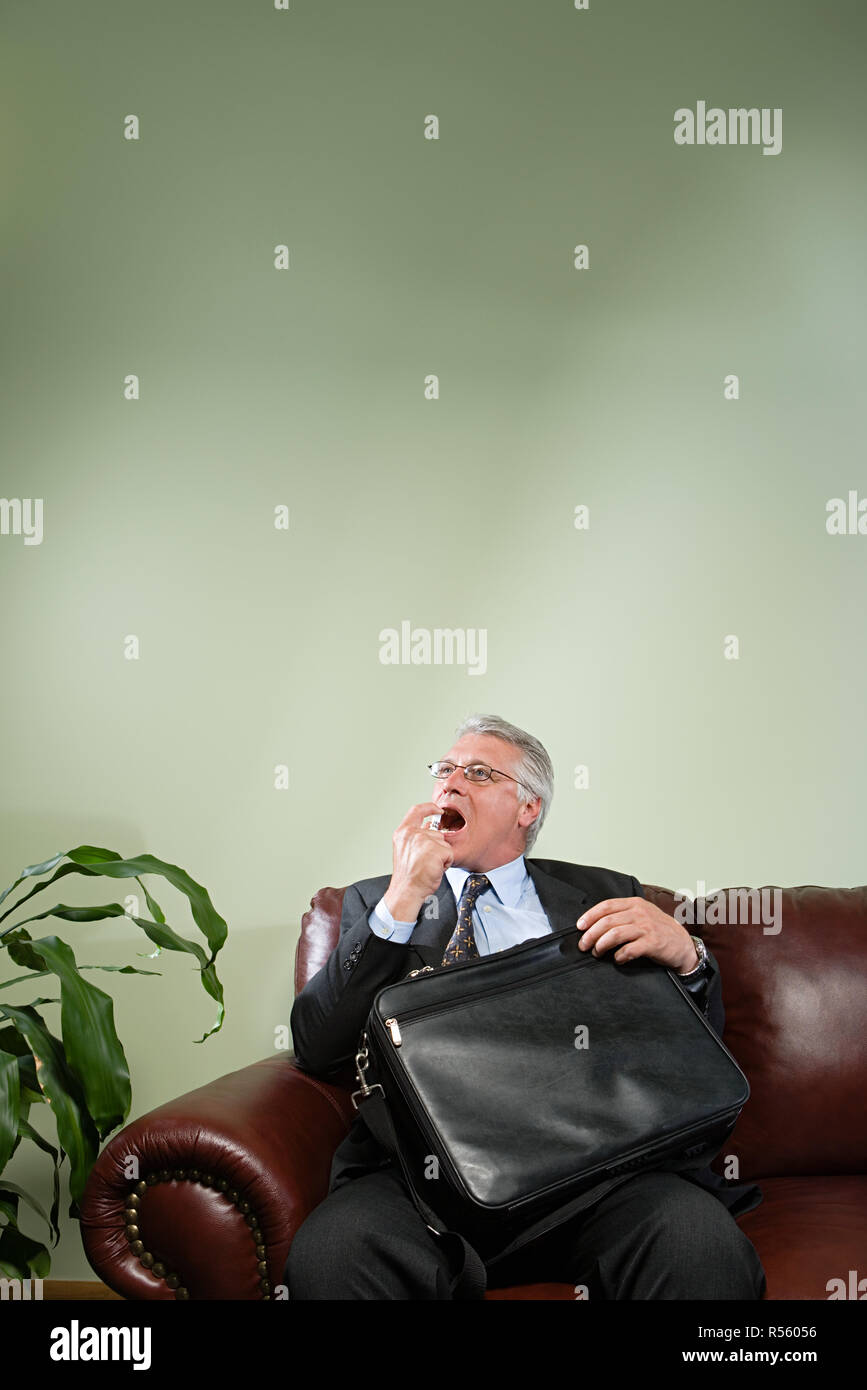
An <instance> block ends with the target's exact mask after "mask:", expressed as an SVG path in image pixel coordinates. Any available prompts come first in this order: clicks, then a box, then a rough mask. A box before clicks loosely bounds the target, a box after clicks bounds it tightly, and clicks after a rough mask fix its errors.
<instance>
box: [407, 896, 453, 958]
mask: <svg viewBox="0 0 867 1390" xmlns="http://www.w3.org/2000/svg"><path fill="white" fill-rule="evenodd" d="M425 914H427V915H425ZM457 923H458V908H457V903H456V902H455V895H454V893H453V892H452V890H451V887H450V885H449V881H448V879H447V878H446V876H445V874H443V877H442V882H441V884H440V886H439V888H438V890H437V896H436V911H434V906H433V904H432V903H428V904H427V905H426V906H425V907H423V908H422V910H421V912H420V913H419V916H418V921H417V923H416V925H415V928H414V930H413V933H412V941H411V945H412V946H413V948H414V949H415V951H416V952H417V953H418V955H419V956H420V958H421V961H422V964H423V965H441V964H442V958H443V952H444V951H445V949H446V946H447V945H448V944H449V941H450V940H451V936H452V933H453V931H454V929H455V927H456V926H457Z"/></svg>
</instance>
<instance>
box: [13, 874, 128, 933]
mask: <svg viewBox="0 0 867 1390" xmlns="http://www.w3.org/2000/svg"><path fill="white" fill-rule="evenodd" d="M63 857H64V856H63V855H62V854H61V855H58V856H57V858H55V859H49V861H48V863H47V865H46V864H39V865H36V866H34V868H32V869H25V870H24V874H31V873H36V872H38V870H39V869H45V870H47V869H50V868H51V866H52V865H53V864H56V863H57V862H58V859H62V858H63ZM24 874H22V875H21V878H19V879H18V880H17V882H16V883H13V884H12V887H11V888H7V889H6V892H5V893H3V894H0V903H2V902H3V900H4V898H6V897H8V895H9V894H10V893H12V892H14V890H15V889H16V888H17V887H18V884H19V883H21V882H22V880H23V878H24ZM67 874H87V875H88V877H90V878H98V877H99V874H98V873H97V871H96V869H82V868H80V866H79V865H78V864H64V865H63V868H62V869H58V870H57V873H56V874H53V875H52V876H51V878H49V879H46V881H45V883H37V884H36V886H35V887H34V888H31V889H30V892H29V893H25V894H24V897H23V898H19V899H18V901H17V902H15V903H13V904H12V906H11V907H7V909H6V911H5V912H4V913H3V914H2V915H0V922H3V921H5V919H6V918H7V917H11V915H12V913H13V912H14V911H15V910H16V908H19V907H21V906H23V904H24V903H26V902H28V901H29V900H30V898H32V897H33V896H34V894H36V893H41V892H42V890H43V888H49V887H50V886H51V884H52V883H56V882H57V880H58V879H59V878H65V877H66V875H67ZM142 886H144V885H142ZM9 930H10V928H8V927H7V929H6V931H9ZM12 930H14V928H12ZM5 936H6V932H0V941H2V939H3V937H5Z"/></svg>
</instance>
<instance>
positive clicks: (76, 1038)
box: [33, 936, 132, 1139]
mask: <svg viewBox="0 0 867 1390" xmlns="http://www.w3.org/2000/svg"><path fill="white" fill-rule="evenodd" d="M33 951H34V952H35V953H36V955H37V957H40V958H41V959H42V961H44V963H45V964H46V965H47V966H48V968H49V969H50V970H52V971H53V972H54V974H55V975H57V977H58V979H59V980H60V1021H61V1031H62V1036H63V1046H64V1048H65V1051H66V1058H67V1061H68V1062H69V1065H70V1066H71V1067H72V1069H73V1071H74V1072H75V1074H76V1075H77V1077H78V1078H79V1080H80V1082H81V1084H82V1087H83V1089H84V1096H85V1100H86V1102H87V1108H88V1110H89V1111H90V1115H91V1118H92V1119H93V1122H94V1124H95V1125H96V1128H97V1132H98V1133H99V1137H100V1138H101V1139H104V1138H105V1137H106V1135H107V1134H110V1133H111V1131H112V1130H113V1129H117V1127H118V1125H120V1124H122V1123H123V1121H124V1120H125V1119H126V1117H127V1115H128V1114H129V1108H130V1105H131V1104H132V1089H131V1087H130V1080H129V1067H128V1066H127V1060H126V1057H125V1055H124V1051H123V1048H122V1046H121V1043H120V1039H119V1038H118V1036H117V1031H116V1029H115V1026H114V1001H113V1000H112V998H111V996H110V995H108V994H106V993H105V992H104V991H103V990H101V989H98V988H97V986H96V985H92V984H91V983H90V981H89V980H84V979H82V977H81V975H80V974H79V973H78V966H77V965H76V962H75V956H74V954H73V952H72V950H71V948H70V947H69V946H67V944H66V942H65V941H61V940H60V939H59V937H56V936H43V937H40V938H38V940H36V941H34V942H33Z"/></svg>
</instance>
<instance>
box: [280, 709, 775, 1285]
mask: <svg viewBox="0 0 867 1390" xmlns="http://www.w3.org/2000/svg"><path fill="white" fill-rule="evenodd" d="M431 771H432V773H433V775H434V777H435V778H436V782H437V786H436V792H435V798H434V800H433V801H431V802H425V803H421V804H420V805H417V806H413V807H411V808H410V810H409V811H408V812H407V814H406V815H405V816H404V818H403V820H402V821H401V823H400V825H399V826H398V827H397V830H396V831H395V833H394V836H393V870H392V874H391V876H390V877H389V876H388V875H383V876H382V877H379V878H371V879H364V880H362V881H361V882H359V883H354V884H352V885H351V887H349V888H347V890H346V893H345V895H344V899H343V910H342V917H341V923H340V939H339V941H338V944H337V947H336V948H335V950H334V951H333V952H332V954H331V956H330V957H329V959H328V961H327V962H326V964H325V965H324V966H323V968H322V969H321V970H320V971H319V973H318V974H317V975H316V976H315V978H314V979H313V980H311V981H310V982H309V983H308V984H307V985H306V987H305V988H304V989H303V990H302V992H301V994H300V995H299V996H298V997H297V999H296V1000H295V1004H294V1006H293V1009H292V1016H291V1025H292V1033H293V1039H294V1043H295V1055H296V1058H297V1060H298V1062H299V1065H300V1066H301V1067H303V1068H304V1069H305V1070H308V1071H311V1072H313V1073H315V1074H318V1075H322V1076H329V1075H334V1074H335V1073H339V1072H340V1071H341V1070H342V1069H345V1067H346V1064H347V1063H348V1062H349V1061H350V1060H351V1059H352V1058H353V1057H354V1055H355V1052H356V1049H357V1045H358V1039H359V1037H360V1035H361V1032H362V1029H363V1027H364V1024H365V1022H366V1019H367V1015H368V1013H369V1011H370V1007H371V1004H372V1002H373V999H374V996H375V995H376V993H377V992H378V990H380V989H382V988H383V987H384V986H385V985H387V984H392V983H395V982H396V981H398V980H402V979H404V978H405V977H406V976H407V975H408V974H409V972H410V971H411V970H413V969H418V968H421V967H423V966H426V965H428V966H434V967H436V966H440V965H448V964H451V963H452V962H454V961H457V960H461V959H467V958H473V957H475V956H484V955H487V954H490V953H492V952H494V951H501V950H506V949H508V948H509V947H510V946H514V945H517V944H518V943H519V942H521V941H524V940H527V939H529V938H532V937H539V936H543V935H545V934H547V933H548V932H550V931H560V930H563V929H564V928H566V927H567V926H575V927H576V928H577V929H578V930H579V931H581V932H582V937H581V943H580V945H581V949H582V950H592V951H593V952H594V954H595V955H597V956H602V955H604V954H605V953H606V952H608V951H611V952H613V955H614V959H615V960H617V961H628V960H635V959H638V958H639V957H642V956H643V957H646V958H648V959H650V960H654V961H656V962H658V963H659V964H661V965H664V966H666V967H668V968H669V969H670V970H672V971H673V972H676V974H677V975H678V977H679V978H680V981H681V985H682V988H684V989H685V990H686V991H687V992H688V993H689V994H690V995H691V996H692V998H693V1000H694V1002H695V1003H696V1004H697V1006H698V1007H699V1008H700V1009H701V1011H702V1012H703V1013H704V1014H705V1016H706V1017H707V1019H708V1021H709V1023H710V1025H711V1027H713V1028H714V1030H715V1031H716V1032H717V1033H718V1034H719V1035H720V1036H721V1035H722V1030H723V1023H724V1014H723V1007H722V997H721V990H720V979H719V969H718V967H717V963H716V961H715V959H714V958H713V956H712V955H711V954H710V952H708V951H707V950H706V948H705V947H704V945H703V943H702V942H701V941H700V940H699V939H698V938H697V937H692V936H690V934H689V933H688V932H687V931H686V930H685V928H684V927H682V926H681V925H680V924H679V923H677V922H676V921H675V920H674V918H673V917H670V916H668V915H667V914H666V913H664V912H662V911H661V910H660V909H659V908H657V907H655V906H654V905H653V904H652V903H650V902H648V901H647V899H646V898H645V897H644V895H643V892H642V889H641V885H640V884H639V883H638V882H637V880H636V879H635V878H633V877H631V876H630V875H627V874H621V873H616V872H613V871H611V870H608V869H602V868H591V867H587V866H583V865H577V864H569V863H565V862H562V861H556V860H538V859H534V860H526V859H525V853H526V851H527V850H529V849H530V847H531V846H532V844H533V843H534V841H535V839H536V836H537V835H538V833H539V830H540V829H541V826H542V823H543V821H544V819H545V816H546V814H547V811H548V808H549V806H550V803H551V798H552V795H553V769H552V767H551V762H550V759H549V757H548V754H547V753H546V751H545V749H544V748H543V747H542V745H541V743H539V741H538V740H537V739H535V738H534V737H533V736H532V735H530V734H528V733H526V732H525V731H524V730H521V729H518V728H516V727H515V726H514V725H512V724H508V723H507V722H506V721H505V720H502V719H500V718H499V717H498V716H486V715H480V716H474V717H472V718H470V719H468V720H465V721H464V723H463V724H462V725H461V727H460V728H459V729H458V731H457V737H456V741H455V743H454V744H453V746H452V748H451V749H450V750H449V752H448V753H447V754H446V755H445V756H444V757H443V758H442V759H440V760H439V761H438V762H437V763H433V764H431ZM431 817H438V818H439V819H438V820H433V821H432V820H431ZM541 1139H542V1136H540V1140H541ZM760 1201H761V1193H760V1192H759V1189H758V1188H756V1187H754V1186H731V1185H729V1184H727V1183H725V1182H724V1180H723V1179H722V1178H720V1177H718V1176H717V1175H716V1174H714V1173H712V1172H711V1171H710V1169H707V1168H705V1169H694V1170H687V1171H686V1172H670V1171H655V1172H652V1173H645V1174H640V1175H632V1176H629V1175H622V1176H618V1177H615V1178H613V1179H612V1178H609V1179H607V1180H606V1181H605V1182H603V1183H601V1184H599V1185H598V1187H596V1188H594V1189H592V1190H591V1192H590V1193H589V1194H588V1195H587V1198H586V1200H585V1201H584V1202H583V1204H582V1208H581V1210H580V1212H579V1213H578V1214H577V1215H574V1216H570V1219H569V1220H568V1221H566V1222H565V1223H563V1224H562V1225H561V1226H559V1227H557V1228H556V1229H555V1230H553V1231H552V1232H550V1233H549V1234H548V1235H545V1236H543V1237H541V1238H539V1239H537V1240H534V1241H532V1242H530V1243H529V1244H528V1245H526V1246H524V1247H523V1248H522V1249H521V1250H519V1251H517V1252H516V1254H515V1255H513V1256H511V1257H509V1258H508V1259H507V1260H506V1261H504V1262H503V1263H501V1264H499V1265H494V1266H493V1268H492V1269H491V1270H490V1271H489V1273H488V1281H489V1285H491V1284H494V1283H496V1284H499V1285H500V1286H505V1285H507V1284H515V1283H526V1282H538V1281H541V1282H552V1281H556V1282H561V1281H562V1282H568V1283H570V1284H573V1285H575V1286H580V1287H582V1288H586V1289H587V1291H588V1296H589V1297H590V1298H605V1299H654V1298H664V1299H678V1298H702V1299H719V1298H725V1299H757V1298H760V1297H761V1294H762V1291H763V1288H764V1283H765V1277H764V1271H763V1270H762V1267H761V1263H760V1261H759V1258H758V1255H757V1253H756V1251H755V1249H754V1247H753V1245H752V1244H751V1242H750V1241H749V1240H748V1239H747V1238H746V1236H745V1235H744V1234H743V1232H742V1231H741V1230H740V1229H739V1227H738V1226H737V1225H736V1224H735V1221H734V1220H733V1216H734V1215H737V1214H739V1213H741V1212H743V1211H749V1210H751V1208H752V1207H754V1206H756V1205H757V1204H758V1202H760ZM461 1266H462V1256H461V1254H460V1252H459V1251H458V1250H457V1249H456V1247H455V1246H454V1245H450V1244H449V1242H448V1241H444V1240H441V1239H439V1238H438V1237H437V1236H436V1234H435V1233H433V1232H432V1231H431V1229H430V1228H429V1227H428V1226H426V1224H425V1222H424V1220H423V1219H422V1216H421V1215H420V1213H419V1211H418V1210H417V1208H416V1207H415V1205H414V1203H413V1201H412V1199H411V1197H410V1195H409V1192H408V1190H407V1188H406V1187H405V1184H404V1182H403V1179H402V1177H400V1176H399V1169H397V1167H396V1165H395V1164H394V1162H393V1161H392V1160H391V1159H390V1157H389V1155H388V1153H387V1152H386V1151H385V1150H384V1149H383V1148H382V1147H380V1145H379V1144H378V1143H377V1142H376V1140H375V1139H374V1138H373V1136H372V1134H371V1133H370V1132H369V1131H368V1129H367V1126H366V1125H365V1124H364V1120H363V1106H362V1113H361V1115H360V1116H359V1117H358V1118H357V1119H356V1121H355V1123H354V1125H353V1127H352V1129H351V1131H350V1133H349V1135H348V1136H347V1137H346V1139H345V1140H344V1141H343V1143H342V1144H341V1145H340V1147H339V1149H338V1150H337V1153H336V1154H335V1157H334V1163H333V1166H332V1171H331V1185H330V1190H329V1194H328V1196H327V1197H326V1199H325V1201H324V1202H323V1203H321V1204H320V1206H319V1207H317V1208H316V1210H315V1211H313V1212H312V1213H311V1215H310V1216H309V1217H308V1219H307V1220H306V1221H305V1222H304V1223H303V1225H302V1226H301V1228H300V1230H299V1231H298V1232H297V1234H296V1236H295V1239H294V1241H293V1244H292V1248H291V1251H290V1254H289V1259H288V1261H287V1265H286V1273H285V1276H284V1278H285V1282H286V1283H287V1285H288V1288H289V1293H290V1297H292V1298H299V1299H365V1298H367V1299H439V1298H443V1299H449V1298H453V1297H455V1296H458V1297H460V1296H464V1295H463V1294H462V1293H461V1292H460V1290H463V1289H464V1288H465V1287H466V1286H465V1283H464V1282H462V1275H463V1274H465V1271H464V1270H463V1269H462V1267H461ZM456 1289H457V1290H459V1292H458V1293H456V1292H455V1291H456ZM473 1296H477V1293H476V1291H475V1290H474V1294H473Z"/></svg>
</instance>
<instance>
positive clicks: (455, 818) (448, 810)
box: [440, 806, 466, 835]
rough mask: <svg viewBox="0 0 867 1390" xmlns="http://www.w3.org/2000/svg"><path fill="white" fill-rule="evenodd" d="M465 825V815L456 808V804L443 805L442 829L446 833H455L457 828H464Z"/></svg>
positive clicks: (441, 814) (441, 815)
mask: <svg viewBox="0 0 867 1390" xmlns="http://www.w3.org/2000/svg"><path fill="white" fill-rule="evenodd" d="M465 825H466V821H465V820H464V817H463V816H462V815H461V813H460V811H457V810H455V808H454V806H444V807H443V809H442V811H441V812H440V831H441V832H442V833H443V834H444V835H448V834H449V832H451V833H454V832H455V831H456V830H463V828H464V826H465Z"/></svg>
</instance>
